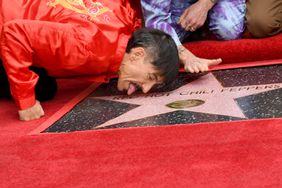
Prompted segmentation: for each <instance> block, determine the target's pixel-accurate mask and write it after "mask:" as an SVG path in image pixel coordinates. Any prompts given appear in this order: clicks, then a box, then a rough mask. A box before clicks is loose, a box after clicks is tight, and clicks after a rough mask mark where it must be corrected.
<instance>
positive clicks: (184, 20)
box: [179, 9, 188, 23]
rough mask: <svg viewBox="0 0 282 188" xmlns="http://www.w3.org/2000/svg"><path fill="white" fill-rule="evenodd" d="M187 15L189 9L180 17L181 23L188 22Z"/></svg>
mask: <svg viewBox="0 0 282 188" xmlns="http://www.w3.org/2000/svg"><path fill="white" fill-rule="evenodd" d="M187 14H188V9H186V10H185V11H184V12H183V14H182V15H181V16H180V18H179V23H185V22H186V19H185V18H186V16H187Z"/></svg>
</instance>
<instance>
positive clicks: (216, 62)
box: [207, 58, 222, 66]
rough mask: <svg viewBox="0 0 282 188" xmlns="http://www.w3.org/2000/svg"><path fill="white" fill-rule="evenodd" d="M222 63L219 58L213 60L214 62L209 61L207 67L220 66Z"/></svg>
mask: <svg viewBox="0 0 282 188" xmlns="http://www.w3.org/2000/svg"><path fill="white" fill-rule="evenodd" d="M221 62H222V59H221V58H219V59H212V60H208V61H207V65H208V66H212V65H218V64H220V63H221Z"/></svg>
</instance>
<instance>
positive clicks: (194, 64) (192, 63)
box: [184, 57, 222, 73]
mask: <svg viewBox="0 0 282 188" xmlns="http://www.w3.org/2000/svg"><path fill="white" fill-rule="evenodd" d="M221 62H222V60H221V59H220V58H219V59H203V58H198V57H194V58H191V59H186V61H185V62H184V69H185V71H186V72H190V73H199V72H206V71H208V70H209V66H212V65H218V64H220V63H221Z"/></svg>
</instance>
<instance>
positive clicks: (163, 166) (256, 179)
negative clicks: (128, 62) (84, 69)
mask: <svg viewBox="0 0 282 188" xmlns="http://www.w3.org/2000/svg"><path fill="white" fill-rule="evenodd" d="M281 36H282V35H280V36H277V37H281ZM280 39H281V38H280ZM231 42H235V41H231ZM253 42H254V43H256V44H258V43H260V44H261V45H260V46H259V45H253V51H254V53H253V54H252V50H251V49H250V51H244V50H242V49H241V48H242V47H238V46H237V47H235V46H234V47H233V48H232V47H224V46H223V44H221V43H220V44H219V43H217V44H219V45H222V48H221V52H222V53H225V52H226V56H227V55H228V54H229V55H230V57H232V58H230V61H231V60H234V61H232V62H235V60H237V62H238V61H239V60H240V58H245V59H244V60H246V61H258V60H265V59H282V57H281V56H282V53H280V52H281V49H282V48H281V45H282V43H281V40H278V41H276V42H275V44H276V45H274V46H271V45H270V46H268V45H266V48H265V49H266V50H265V51H264V52H261V51H263V50H262V49H261V48H264V45H263V44H264V43H265V42H266V41H265V40H258V41H253ZM268 42H271V41H268ZM235 43H237V41H236V42H235ZM232 44H233V43H232ZM195 45H196V44H195ZM230 45H231V44H230ZM237 45H238V43H237ZM279 45H280V47H278V46H279ZM255 47H257V48H255ZM231 48H232V49H233V50H235V51H236V50H238V51H240V53H241V55H240V54H238V53H237V55H236V56H235V55H234V57H233V54H234V53H231V52H233V51H230V52H228V51H224V49H231ZM248 48H249V46H246V48H245V49H248ZM273 49H274V50H275V53H273V54H272V52H273ZM199 50H200V49H199ZM214 50H216V49H214ZM201 52H202V53H206V51H203V50H202V51H201ZM245 52H246V53H249V55H246V56H243V55H242V54H244V53H245ZM267 52H268V53H267ZM258 53H259V54H260V53H264V54H265V55H264V56H260V55H259V54H258ZM219 55H220V54H219ZM222 57H223V56H222ZM235 57H236V59H234V58H235ZM223 58H224V57H223ZM246 58H247V59H246ZM259 58H262V59H259ZM225 60H226V61H227V60H228V59H225ZM280 62H281V61H280ZM230 63H231V62H230ZM60 85H61V88H60V90H59V94H58V96H57V97H56V99H55V100H53V101H52V102H48V103H43V107H44V109H45V112H46V116H45V117H44V118H43V119H40V120H36V121H32V122H26V123H23V122H19V121H17V120H16V118H17V116H16V113H15V110H16V109H15V107H14V105H13V103H12V102H11V101H10V102H7V101H3V100H1V101H0V107H1V108H0V187H1V188H2V187H3V188H6V187H9V188H14V187H15V188H16V187H21V188H33V187H40V188H41V187H46V188H50V187H60V188H61V187H68V188H69V187H99V188H100V187H134V188H135V187H146V188H147V187H168V188H171V187H193V188H196V187H197V188H198V187H208V188H211V187H219V188H222V187H224V188H229V187H232V188H233V187H234V188H235V187H236V188H237V187H248V188H250V187H261V188H270V187H271V188H272V187H282V178H281V177H282V175H281V174H282V124H281V119H275V120H261V121H248V122H247V121H246V122H244V121H243V122H242V121H241V122H233V123H229V124H228V125H227V124H225V123H216V124H209V123H206V124H202V125H197V126H187V125H181V126H171V127H149V128H148V127H147V128H131V129H116V130H102V131H86V132H74V133H67V134H48V135H46V134H44V135H36V136H31V135H28V134H29V133H30V132H31V131H32V130H34V129H36V128H37V127H38V126H39V125H40V124H41V123H42V122H44V121H46V119H47V118H48V117H50V116H51V115H52V114H54V113H55V112H57V111H58V110H59V109H60V108H61V107H62V106H64V105H65V104H66V103H67V102H68V101H70V100H71V99H73V98H74V96H76V95H77V94H79V93H80V92H81V91H82V90H84V89H85V88H87V87H88V86H89V83H84V82H81V81H72V82H66V81H62V82H61V83H60Z"/></svg>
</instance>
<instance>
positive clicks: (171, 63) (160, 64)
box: [126, 28, 179, 83]
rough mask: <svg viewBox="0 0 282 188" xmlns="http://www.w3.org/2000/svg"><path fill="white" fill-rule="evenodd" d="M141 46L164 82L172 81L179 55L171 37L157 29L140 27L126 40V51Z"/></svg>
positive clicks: (177, 68)
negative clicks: (151, 59)
mask: <svg viewBox="0 0 282 188" xmlns="http://www.w3.org/2000/svg"><path fill="white" fill-rule="evenodd" d="M136 47H143V48H144V49H145V50H146V52H147V53H148V54H149V56H150V57H152V58H153V61H152V62H151V63H152V64H153V65H154V66H155V67H156V68H157V69H158V70H159V71H160V76H162V77H163V78H164V81H165V82H166V83H169V82H171V81H173V80H174V79H175V78H176V76H177V74H178V70H179V56H178V50H177V46H176V44H175V42H174V40H173V39H172V37H171V36H170V35H168V34H166V33H164V32H162V31H160V30H158V29H148V28H142V29H139V30H137V31H135V32H134V33H133V35H132V36H131V38H130V39H129V41H128V44H127V48H126V52H127V53H129V52H130V50H131V49H133V48H136Z"/></svg>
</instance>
